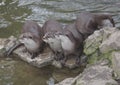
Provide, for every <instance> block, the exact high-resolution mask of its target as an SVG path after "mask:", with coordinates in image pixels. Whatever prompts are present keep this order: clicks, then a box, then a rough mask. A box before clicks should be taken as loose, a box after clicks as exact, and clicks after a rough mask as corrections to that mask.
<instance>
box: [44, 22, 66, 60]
mask: <svg viewBox="0 0 120 85" xmlns="http://www.w3.org/2000/svg"><path fill="white" fill-rule="evenodd" d="M43 30H44V36H43V41H44V42H46V43H47V44H48V45H49V47H50V48H51V50H52V51H53V53H54V54H55V57H54V58H55V60H57V61H59V60H61V59H62V58H63V57H64V56H63V51H62V46H61V41H60V39H57V38H56V37H55V34H56V33H57V32H61V33H62V31H63V30H62V25H61V24H60V23H59V22H58V21H56V20H48V21H46V22H45V24H44V25H43Z"/></svg>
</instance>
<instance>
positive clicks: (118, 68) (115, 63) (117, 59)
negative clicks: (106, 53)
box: [112, 52, 120, 79]
mask: <svg viewBox="0 0 120 85" xmlns="http://www.w3.org/2000/svg"><path fill="white" fill-rule="evenodd" d="M112 67H113V70H114V72H115V73H116V74H117V77H118V78H119V79H120V52H113V53H112Z"/></svg>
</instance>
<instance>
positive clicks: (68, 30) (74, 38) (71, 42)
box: [55, 23, 83, 65]
mask: <svg viewBox="0 0 120 85" xmlns="http://www.w3.org/2000/svg"><path fill="white" fill-rule="evenodd" d="M55 35H56V38H58V39H60V40H61V45H62V49H63V52H64V59H63V61H62V64H65V62H66V61H67V59H68V57H70V56H72V57H73V56H76V64H77V65H79V64H80V56H81V55H82V53H83V37H82V35H81V34H80V33H79V32H78V30H77V29H76V27H75V24H74V23H73V24H69V25H67V26H65V28H64V29H63V33H59V32H58V33H56V34H55Z"/></svg>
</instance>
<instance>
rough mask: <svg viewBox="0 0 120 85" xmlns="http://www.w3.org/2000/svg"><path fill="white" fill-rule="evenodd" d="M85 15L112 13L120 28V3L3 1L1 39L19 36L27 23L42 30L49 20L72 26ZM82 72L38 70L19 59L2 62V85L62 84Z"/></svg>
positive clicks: (102, 0) (118, 0)
mask: <svg viewBox="0 0 120 85" xmlns="http://www.w3.org/2000/svg"><path fill="white" fill-rule="evenodd" d="M83 11H90V12H97V13H109V14H111V15H112V16H113V18H114V20H115V23H116V26H117V27H120V0H0V37H9V36H10V35H14V36H19V34H20V30H21V28H22V25H23V23H24V21H25V20H35V21H36V22H38V23H39V24H40V25H41V26H42V25H43V23H44V22H45V21H46V20H48V19H56V20H58V21H60V22H61V23H62V24H68V23H72V22H73V21H74V19H75V18H76V15H77V14H79V13H80V12H83ZM78 73H79V70H76V69H75V70H72V71H71V70H68V69H65V70H64V69H62V70H60V69H57V68H53V67H51V66H48V67H45V68H42V69H38V68H35V67H33V66H31V65H29V64H27V63H25V62H22V61H20V60H19V59H7V58H2V59H0V85H47V84H46V82H47V81H48V80H49V79H50V78H54V79H57V81H58V80H62V79H64V78H66V77H71V76H75V75H77V74H78Z"/></svg>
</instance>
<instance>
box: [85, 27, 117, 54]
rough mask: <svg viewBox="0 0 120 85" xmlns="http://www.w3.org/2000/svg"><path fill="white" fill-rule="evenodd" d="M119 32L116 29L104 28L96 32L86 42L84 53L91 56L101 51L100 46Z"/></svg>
mask: <svg viewBox="0 0 120 85" xmlns="http://www.w3.org/2000/svg"><path fill="white" fill-rule="evenodd" d="M116 31H118V29H116V28H109V27H106V28H103V29H100V30H97V31H95V32H94V33H93V34H92V35H90V36H89V37H88V38H87V39H86V40H85V46H84V53H85V54H86V55H91V54H93V53H95V52H96V50H98V49H99V46H100V45H101V44H102V42H104V41H105V40H106V39H107V38H108V37H109V36H110V35H111V34H113V33H114V32H116Z"/></svg>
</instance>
